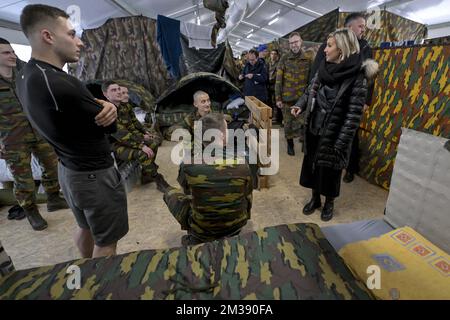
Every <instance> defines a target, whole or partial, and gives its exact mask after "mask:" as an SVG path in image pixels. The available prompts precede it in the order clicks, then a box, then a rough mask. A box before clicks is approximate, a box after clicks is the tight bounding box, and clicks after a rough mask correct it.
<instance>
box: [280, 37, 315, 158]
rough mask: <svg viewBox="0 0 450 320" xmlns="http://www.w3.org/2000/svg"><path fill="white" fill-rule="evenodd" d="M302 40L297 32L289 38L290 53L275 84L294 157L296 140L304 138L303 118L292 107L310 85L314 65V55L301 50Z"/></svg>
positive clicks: (290, 148) (286, 134)
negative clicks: (310, 74)
mask: <svg viewBox="0 0 450 320" xmlns="http://www.w3.org/2000/svg"><path fill="white" fill-rule="evenodd" d="M301 46H302V38H301V37H300V34H299V33H297V32H293V33H291V34H290V36H289V47H290V51H289V53H287V54H286V55H284V56H283V57H282V58H281V60H280V63H279V64H278V70H277V78H276V83H275V99H276V101H277V107H278V108H280V109H282V110H283V118H284V134H285V137H286V140H287V144H288V154H289V155H291V156H293V155H295V152H294V138H297V137H300V140H303V137H302V131H303V130H302V127H303V123H304V119H303V117H299V118H297V119H296V118H294V116H292V114H291V110H290V108H291V106H293V105H294V104H295V102H297V100H298V99H299V98H300V97H301V96H302V94H303V91H304V90H305V89H306V87H307V85H308V79H309V72H310V69H311V64H312V58H313V57H312V54H310V53H307V52H303V51H302V50H301Z"/></svg>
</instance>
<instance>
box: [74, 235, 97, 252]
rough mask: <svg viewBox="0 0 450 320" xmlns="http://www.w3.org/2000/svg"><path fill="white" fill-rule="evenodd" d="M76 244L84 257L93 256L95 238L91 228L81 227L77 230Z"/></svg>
mask: <svg viewBox="0 0 450 320" xmlns="http://www.w3.org/2000/svg"><path fill="white" fill-rule="evenodd" d="M74 238H75V244H76V245H77V247H78V250H79V251H80V253H81V256H82V257H83V258H92V252H93V251H94V238H92V234H91V230H89V229H81V228H78V230H77V231H76V232H75V237H74Z"/></svg>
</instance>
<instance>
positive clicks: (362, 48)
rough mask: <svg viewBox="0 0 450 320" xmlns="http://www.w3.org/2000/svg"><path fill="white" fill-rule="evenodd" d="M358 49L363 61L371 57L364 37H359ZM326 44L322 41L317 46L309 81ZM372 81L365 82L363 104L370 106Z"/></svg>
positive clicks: (323, 55)
mask: <svg viewBox="0 0 450 320" xmlns="http://www.w3.org/2000/svg"><path fill="white" fill-rule="evenodd" d="M358 42H359V49H360V53H361V56H362V60H363V61H365V60H367V59H372V58H373V54H372V48H371V47H370V45H369V43H368V42H367V41H366V40H364V39H359V40H358ZM326 46H327V43H326V42H325V43H322V45H321V46H320V48H319V51H317V55H316V58H315V59H314V62H313V65H312V67H311V73H310V78H309V82H311V81H312V79H313V78H314V75H315V74H316V73H317V71H318V70H319V66H320V63H321V62H322V61H323V60H324V59H325V52H324V50H325V47H326ZM374 86H375V84H374V81H372V80H371V81H369V82H368V84H367V96H366V101H365V104H367V105H368V106H370V105H371V104H372V96H373V89H374Z"/></svg>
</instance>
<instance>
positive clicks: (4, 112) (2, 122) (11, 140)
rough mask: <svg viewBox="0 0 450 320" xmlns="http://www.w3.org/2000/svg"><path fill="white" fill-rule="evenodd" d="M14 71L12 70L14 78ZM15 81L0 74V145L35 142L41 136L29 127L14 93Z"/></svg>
mask: <svg viewBox="0 0 450 320" xmlns="http://www.w3.org/2000/svg"><path fill="white" fill-rule="evenodd" d="M15 77H16V72H15V70H14V72H13V78H12V79H15ZM15 90H16V85H15V81H14V80H13V81H9V80H7V79H5V78H3V77H2V76H0V146H1V147H5V146H13V145H18V144H22V143H24V142H25V143H27V142H36V141H38V140H41V139H42V138H41V137H40V136H39V135H38V133H37V132H36V131H35V130H34V129H33V128H32V127H31V124H30V122H29V121H28V118H27V116H26V115H25V112H24V111H23V108H22V106H21V104H20V102H19V99H18V98H17V96H16V93H15Z"/></svg>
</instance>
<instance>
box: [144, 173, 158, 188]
mask: <svg viewBox="0 0 450 320" xmlns="http://www.w3.org/2000/svg"><path fill="white" fill-rule="evenodd" d="M157 176H158V173H150V174H149V173H144V172H142V175H141V185H146V184H149V183H152V182H154V181H155V179H156V177H157Z"/></svg>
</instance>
